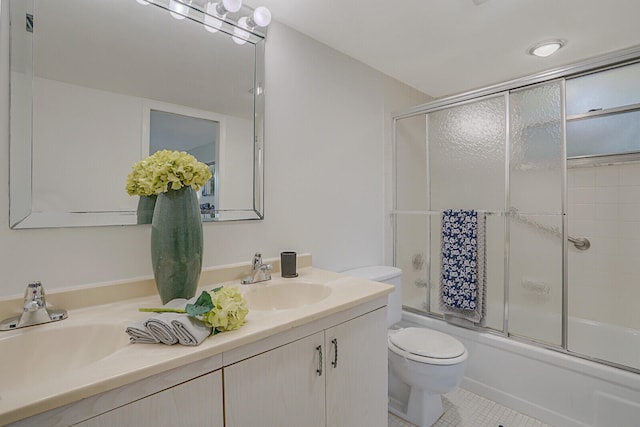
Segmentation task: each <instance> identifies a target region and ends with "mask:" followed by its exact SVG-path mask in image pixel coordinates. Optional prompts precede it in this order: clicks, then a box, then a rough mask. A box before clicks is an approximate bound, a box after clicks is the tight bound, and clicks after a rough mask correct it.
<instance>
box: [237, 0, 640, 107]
mask: <svg viewBox="0 0 640 427" xmlns="http://www.w3.org/2000/svg"><path fill="white" fill-rule="evenodd" d="M247 3H249V4H250V5H251V6H253V7H256V6H260V5H262V6H267V7H268V8H269V9H270V10H271V13H272V15H273V19H274V20H277V21H279V22H281V23H283V24H286V25H288V26H289V27H292V28H294V29H295V30H298V31H300V32H301V33H304V34H306V35H308V36H310V37H312V38H314V39H316V40H319V41H320V42H322V43H324V44H326V45H328V46H330V47H332V48H334V49H336V50H338V51H341V52H343V53H345V54H347V55H349V56H351V57H353V58H355V59H357V60H359V61H361V62H363V63H365V64H368V65H370V66H371V67H373V68H375V69H377V70H379V71H381V72H383V73H385V74H388V75H390V76H392V77H394V78H396V79H397V80H400V81H402V82H404V83H406V84H408V85H410V86H412V87H414V88H416V89H419V90H420V91H422V92H424V93H426V94H428V95H431V96H433V97H436V98H439V97H443V96H447V95H453V94H456V93H461V92H466V91H468V90H471V89H477V88H481V87H485V86H489V85H491V84H494V83H501V82H505V81H508V80H512V79H515V78H519V77H524V76H528V75H531V74H535V73H537V72H540V71H543V70H548V69H552V68H556V67H560V66H564V65H568V64H571V63H574V62H577V61H581V60H584V59H588V58H591V57H594V56H598V55H600V54H604V53H607V52H611V51H615V50H620V49H623V48H627V47H631V46H636V45H640V30H639V29H638V25H639V24H638V17H639V16H640V1H637V0H399V1H391V0H298V1H296V0H247ZM550 38H560V39H564V40H566V41H567V44H566V46H565V47H564V48H563V49H561V50H560V51H559V52H557V53H556V54H555V55H553V56H551V57H547V58H538V57H534V56H531V55H529V54H527V50H528V48H529V47H531V46H532V45H534V44H535V43H537V42H539V41H542V40H546V39H550Z"/></svg>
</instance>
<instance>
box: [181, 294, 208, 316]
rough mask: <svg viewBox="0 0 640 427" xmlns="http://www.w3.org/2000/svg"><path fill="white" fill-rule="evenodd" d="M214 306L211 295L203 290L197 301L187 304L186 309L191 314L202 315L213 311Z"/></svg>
mask: <svg viewBox="0 0 640 427" xmlns="http://www.w3.org/2000/svg"><path fill="white" fill-rule="evenodd" d="M213 307H214V305H213V301H211V295H209V293H208V292H206V291H202V293H201V294H200V296H199V297H198V299H197V300H196V302H195V303H194V304H187V306H186V307H185V309H186V311H187V314H188V315H189V316H200V315H202V314H205V313H208V312H209V311H211V309H213Z"/></svg>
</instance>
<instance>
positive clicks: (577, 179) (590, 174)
mask: <svg viewBox="0 0 640 427" xmlns="http://www.w3.org/2000/svg"><path fill="white" fill-rule="evenodd" d="M568 174H569V177H570V178H571V179H570V180H569V181H570V183H571V185H572V187H573V188H580V187H595V185H596V172H595V170H594V168H576V169H569V172H568Z"/></svg>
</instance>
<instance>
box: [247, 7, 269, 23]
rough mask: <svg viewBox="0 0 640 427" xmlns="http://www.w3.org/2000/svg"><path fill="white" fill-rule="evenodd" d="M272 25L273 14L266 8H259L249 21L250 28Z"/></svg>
mask: <svg viewBox="0 0 640 427" xmlns="http://www.w3.org/2000/svg"><path fill="white" fill-rule="evenodd" d="M270 23H271V12H269V9H267V8H266V7H264V6H260V7H257V8H256V10H254V11H253V15H252V16H251V17H250V18H249V19H248V22H247V24H248V25H249V27H251V28H254V27H266V26H267V25H269V24H270Z"/></svg>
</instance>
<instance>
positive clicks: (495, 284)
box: [430, 215, 505, 331]
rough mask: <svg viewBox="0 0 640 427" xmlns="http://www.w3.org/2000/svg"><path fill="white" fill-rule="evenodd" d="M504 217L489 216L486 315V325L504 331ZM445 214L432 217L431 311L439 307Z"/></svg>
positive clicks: (439, 311) (487, 218) (487, 220)
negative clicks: (442, 234)
mask: <svg viewBox="0 0 640 427" xmlns="http://www.w3.org/2000/svg"><path fill="white" fill-rule="evenodd" d="M504 221H505V217H504V216H502V215H487V217H486V238H485V242H486V243H485V244H486V279H487V280H486V294H485V295H486V302H487V308H486V316H485V320H484V321H485V326H487V327H489V328H492V329H495V330H498V331H502V325H503V317H504ZM441 224H442V217H441V216H440V215H432V218H431V236H432V238H431V245H430V247H431V257H430V259H431V275H430V278H431V280H430V283H431V303H430V311H431V312H433V313H438V314H442V312H441V310H440V291H441V287H440V283H441V276H440V274H441V271H442V268H441V266H442V250H441V242H440V240H441V239H440V236H441V226H442V225H441Z"/></svg>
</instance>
